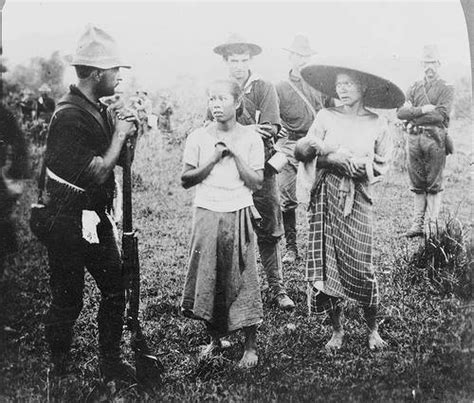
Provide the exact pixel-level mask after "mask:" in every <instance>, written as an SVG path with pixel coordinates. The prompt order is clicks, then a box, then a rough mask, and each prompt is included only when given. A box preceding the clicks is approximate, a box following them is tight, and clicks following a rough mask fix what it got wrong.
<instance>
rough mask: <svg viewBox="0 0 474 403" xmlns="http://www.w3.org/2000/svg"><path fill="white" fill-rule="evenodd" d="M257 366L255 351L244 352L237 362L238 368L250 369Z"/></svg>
mask: <svg viewBox="0 0 474 403" xmlns="http://www.w3.org/2000/svg"><path fill="white" fill-rule="evenodd" d="M257 364H258V355H257V351H256V350H253V349H251V350H245V351H244V355H243V356H242V358H241V359H240V361H239V368H242V369H250V368H254V367H255V366H257Z"/></svg>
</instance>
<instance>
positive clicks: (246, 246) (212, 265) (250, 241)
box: [181, 207, 263, 336]
mask: <svg viewBox="0 0 474 403" xmlns="http://www.w3.org/2000/svg"><path fill="white" fill-rule="evenodd" d="M181 307H182V311H183V314H184V315H185V316H188V317H191V318H194V319H201V320H204V321H206V322H207V324H208V329H209V330H210V332H211V333H213V334H215V335H217V336H222V335H225V334H227V333H229V332H233V331H235V330H238V329H242V328H244V327H248V326H252V325H257V324H259V323H261V322H262V319H263V306H262V299H261V293H260V285H259V278H258V272H257V263H256V256H255V234H254V232H253V228H252V222H251V219H250V209H249V208H248V207H247V208H244V209H241V210H238V211H235V212H225V213H220V212H214V211H210V210H206V209H203V208H199V207H198V208H196V210H195V212H194V219H193V230H192V237H191V249H190V255H189V262H188V273H187V276H186V282H185V284H184V292H183V299H182V304H181Z"/></svg>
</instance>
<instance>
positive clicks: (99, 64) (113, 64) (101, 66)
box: [71, 59, 132, 70]
mask: <svg viewBox="0 0 474 403" xmlns="http://www.w3.org/2000/svg"><path fill="white" fill-rule="evenodd" d="M71 66H89V67H95V68H97V69H101V70H108V69H115V68H117V67H121V68H123V69H131V68H132V66H131V65H129V64H125V63H122V62H120V61H118V62H117V61H114V62H110V61H104V62H100V61H99V62H94V61H90V60H83V59H82V60H81V59H73V61H72V62H71Z"/></svg>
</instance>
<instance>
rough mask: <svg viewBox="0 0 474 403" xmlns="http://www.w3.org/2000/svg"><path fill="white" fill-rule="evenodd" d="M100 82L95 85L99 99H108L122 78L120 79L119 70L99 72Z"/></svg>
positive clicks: (117, 68) (116, 68)
mask: <svg viewBox="0 0 474 403" xmlns="http://www.w3.org/2000/svg"><path fill="white" fill-rule="evenodd" d="M98 74H100V80H99V82H98V83H97V92H98V94H99V96H100V97H109V96H111V95H114V94H115V88H116V87H117V86H118V85H119V83H120V81H121V80H122V78H121V77H120V68H119V67H115V68H113V69H107V70H101V71H99V73H98Z"/></svg>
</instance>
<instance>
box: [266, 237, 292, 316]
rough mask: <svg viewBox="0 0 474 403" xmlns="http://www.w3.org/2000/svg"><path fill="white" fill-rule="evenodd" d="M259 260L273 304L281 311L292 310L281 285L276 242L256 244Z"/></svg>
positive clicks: (279, 262)
mask: <svg viewBox="0 0 474 403" xmlns="http://www.w3.org/2000/svg"><path fill="white" fill-rule="evenodd" d="M258 247H259V251H260V260H261V261H262V265H263V269H264V270H265V273H266V275H267V281H268V286H269V287H270V292H271V294H272V296H273V300H274V302H275V303H276V304H277V306H278V307H279V308H280V309H282V310H292V309H293V308H294V307H295V304H294V302H293V301H292V300H291V298H290V297H289V296H288V295H287V293H286V289H285V285H284V284H283V271H282V264H281V252H280V245H279V243H278V242H258Z"/></svg>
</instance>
